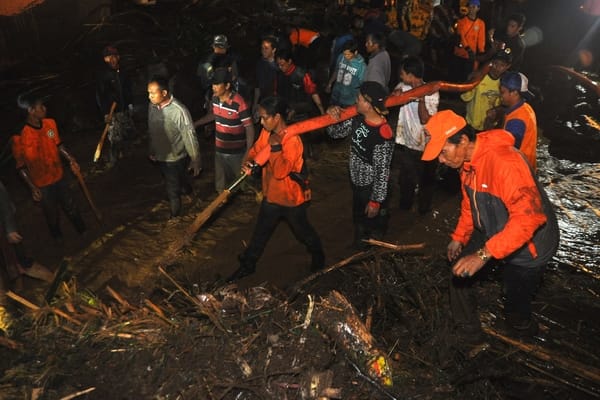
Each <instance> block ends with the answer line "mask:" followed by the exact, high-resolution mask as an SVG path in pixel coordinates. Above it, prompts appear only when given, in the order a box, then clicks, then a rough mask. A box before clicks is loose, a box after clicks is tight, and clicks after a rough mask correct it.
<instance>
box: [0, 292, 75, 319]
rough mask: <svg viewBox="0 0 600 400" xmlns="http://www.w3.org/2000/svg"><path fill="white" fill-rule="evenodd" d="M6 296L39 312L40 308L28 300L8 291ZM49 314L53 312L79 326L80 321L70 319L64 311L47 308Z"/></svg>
mask: <svg viewBox="0 0 600 400" xmlns="http://www.w3.org/2000/svg"><path fill="white" fill-rule="evenodd" d="M6 295H7V296H8V297H10V298H11V299H13V300H14V301H16V302H18V303H21V304H22V305H24V306H25V307H27V308H30V309H31V310H33V311H39V310H40V307H39V306H37V305H35V304H33V303H32V302H30V301H29V300H27V299H25V298H23V297H21V296H19V295H18V294H16V293H14V292H12V291H10V290H9V291H8V292H6ZM48 309H49V310H50V311H51V312H53V313H54V314H56V315H58V316H59V317H63V318H64V319H66V320H67V321H69V322H72V323H74V324H75V325H81V321H79V320H77V319H75V318H73V317H71V316H70V315H69V314H67V313H65V312H64V311H62V310H60V309H58V308H56V307H49V308H48Z"/></svg>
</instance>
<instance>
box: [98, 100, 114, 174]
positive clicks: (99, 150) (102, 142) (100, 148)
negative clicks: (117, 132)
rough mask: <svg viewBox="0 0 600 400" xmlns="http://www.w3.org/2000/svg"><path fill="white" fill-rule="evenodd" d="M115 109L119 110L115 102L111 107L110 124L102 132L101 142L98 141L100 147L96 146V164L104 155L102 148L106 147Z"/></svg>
mask: <svg viewBox="0 0 600 400" xmlns="http://www.w3.org/2000/svg"><path fill="white" fill-rule="evenodd" d="M115 108H117V103H115V102H114V101H113V103H112V104H111V106H110V112H109V113H108V122H107V123H106V125H105V126H104V130H103V131H102V135H100V140H99V141H98V145H97V146H96V152H95V153H94V162H98V160H99V159H100V155H101V154H102V147H103V146H104V142H105V141H106V136H107V134H108V128H110V123H111V122H112V117H113V114H114V112H115Z"/></svg>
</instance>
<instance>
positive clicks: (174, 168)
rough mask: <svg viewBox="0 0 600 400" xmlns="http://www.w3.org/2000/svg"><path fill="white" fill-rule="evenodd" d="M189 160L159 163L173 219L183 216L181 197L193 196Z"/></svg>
mask: <svg viewBox="0 0 600 400" xmlns="http://www.w3.org/2000/svg"><path fill="white" fill-rule="evenodd" d="M187 164H188V160H187V158H182V159H181V160H177V161H172V162H171V161H169V162H167V161H159V162H158V165H159V167H160V172H161V174H162V176H163V178H164V179H165V188H166V189H167V197H168V198H169V207H170V210H171V218H173V217H177V216H179V215H180V214H181V195H182V194H191V193H192V186H191V184H190V180H189V177H188V175H187V170H186V166H187Z"/></svg>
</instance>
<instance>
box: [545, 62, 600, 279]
mask: <svg viewBox="0 0 600 400" xmlns="http://www.w3.org/2000/svg"><path fill="white" fill-rule="evenodd" d="M590 88H591V89H593V88H594V86H593V83H592V84H589V83H588V85H582V84H581V82H580V81H578V80H576V79H573V77H572V76H570V75H569V74H568V73H565V72H564V71H557V70H556V69H554V70H551V71H550V73H548V71H546V74H545V81H544V82H543V83H542V92H543V94H542V98H544V101H543V103H542V104H541V106H540V109H539V112H538V124H539V125H540V126H541V127H542V130H543V131H544V137H545V138H546V139H548V140H549V142H547V143H546V144H545V145H542V146H541V147H540V148H539V152H538V157H539V158H540V163H541V167H540V168H539V171H538V173H539V174H540V178H541V179H542V181H544V182H545V183H546V185H547V186H546V188H547V191H548V195H549V196H550V199H551V200H552V202H553V203H554V205H555V206H556V211H557V216H558V220H559V226H560V233H561V242H560V247H559V250H558V252H557V254H556V257H555V259H556V261H557V262H558V263H559V264H562V265H567V266H570V267H573V268H576V269H579V270H585V271H587V272H590V273H592V274H593V275H594V276H595V277H597V278H598V277H600V126H598V125H597V121H598V120H600V102H599V98H598V95H597V92H596V91H595V90H591V89H590Z"/></svg>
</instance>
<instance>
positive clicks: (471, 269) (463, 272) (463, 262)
mask: <svg viewBox="0 0 600 400" xmlns="http://www.w3.org/2000/svg"><path fill="white" fill-rule="evenodd" d="M484 265H485V261H483V260H482V259H481V257H479V256H478V255H477V254H469V255H468V256H464V257H463V258H461V259H460V260H458V261H457V262H456V264H454V266H453V267H452V274H453V275H454V276H460V277H461V278H469V277H471V276H473V275H475V273H477V271H479V270H480V269H481V267H483V266H484Z"/></svg>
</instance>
